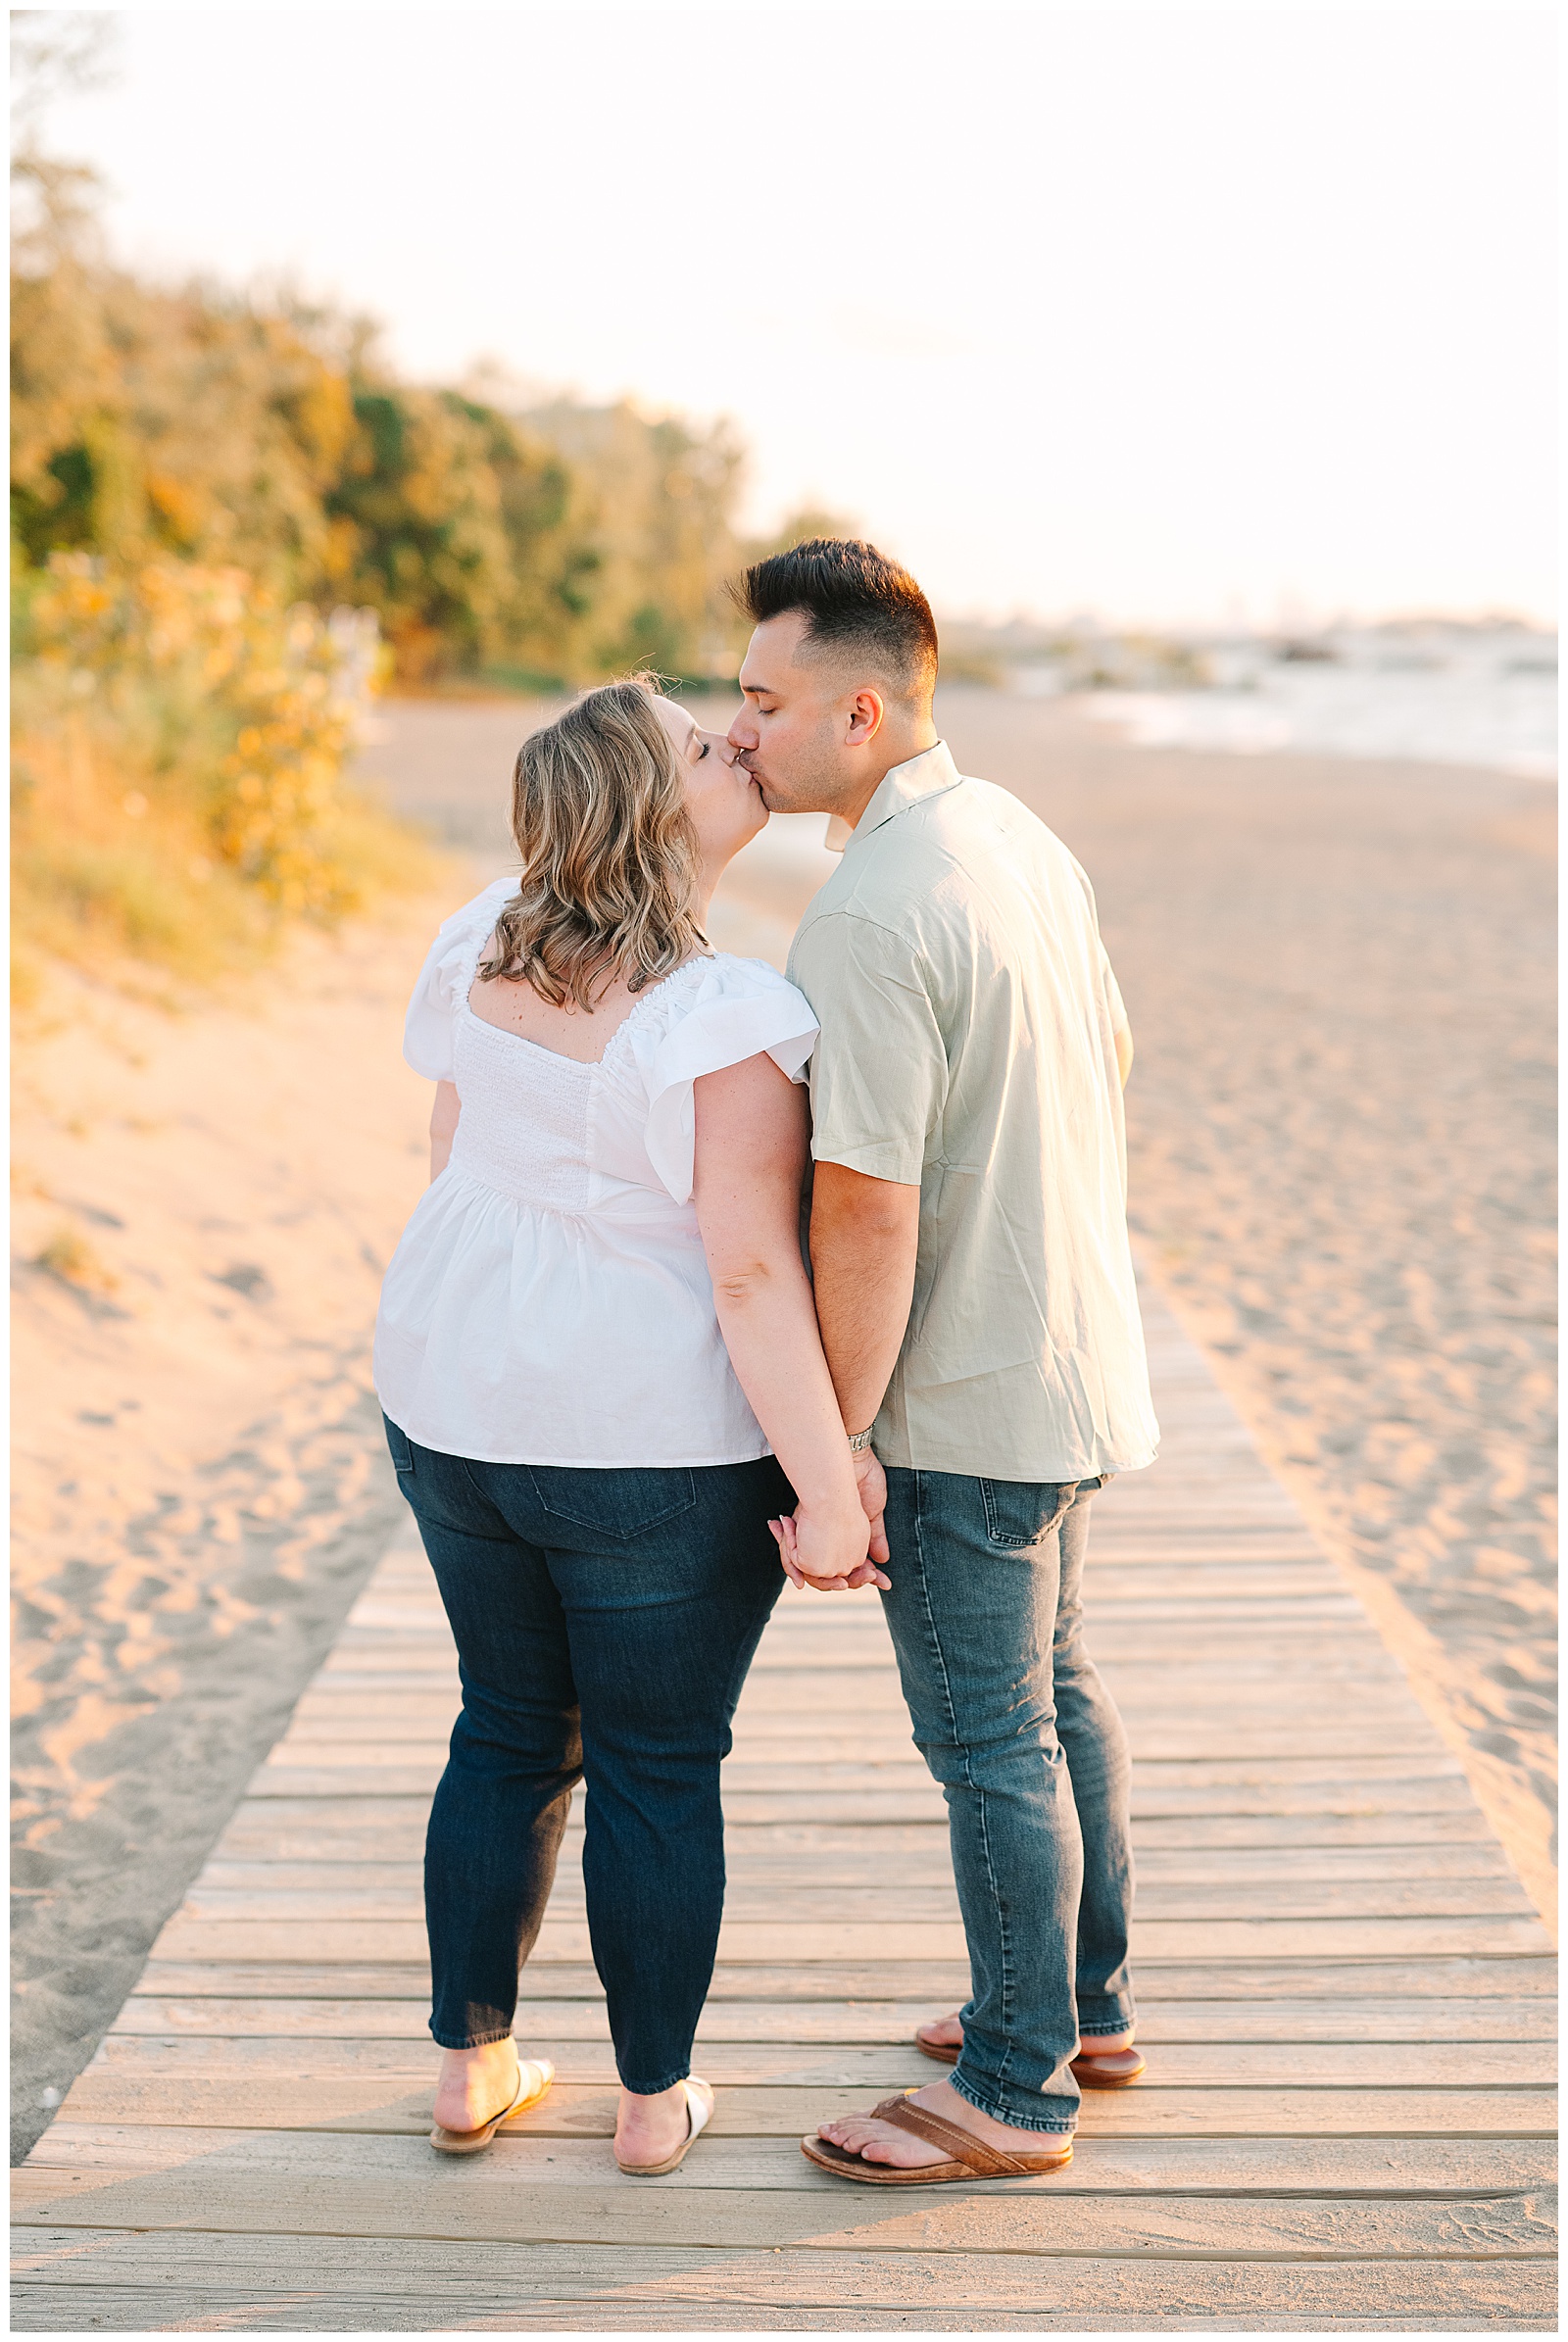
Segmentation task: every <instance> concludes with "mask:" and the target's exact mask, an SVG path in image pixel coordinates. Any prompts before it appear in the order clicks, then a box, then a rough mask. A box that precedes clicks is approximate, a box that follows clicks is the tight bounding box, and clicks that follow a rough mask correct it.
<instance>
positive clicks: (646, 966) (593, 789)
mask: <svg viewBox="0 0 1568 2342" xmlns="http://www.w3.org/2000/svg"><path fill="white" fill-rule="evenodd" d="M657 691H658V681H657V678H656V677H654V676H652V675H646V674H644V675H629V676H627V677H626V679H625V680H624V681H623V682H620V683H606V684H604V685H602V686H601V688H600V689H599V690H597V691H589V692H584V694H583V696H582V698H581V699H580V700H578V701H576V702H575V704H574V705H573V706H572V707H568V708H567V710H566V712H565V714H564V715H563V716H559V717H558V718H557V720H556V721H555V722H554V723H553V724H546V725H545V726H544V727H543V729H542V730H540V731H538V732H530V734H529V735H528V738H527V739H526V740H525V741H524V742H523V744H522V746H521V748H520V749H519V750H518V751H517V762H516V768H515V771H514V774H513V779H512V834H513V836H514V838H515V840H516V842H517V852H518V854H520V855H521V857H522V877H521V880H520V881H519V884H518V888H517V892H516V894H515V896H514V897H513V899H512V901H511V902H510V903H508V904H507V905H506V908H505V909H504V910H503V911H502V913H501V916H500V917H499V918H498V919H497V921H496V929H495V941H494V943H493V945H492V946H491V949H490V951H489V953H488V954H487V956H486V957H485V958H484V959H482V960H481V961H480V963H479V970H478V972H479V974H480V976H481V977H483V978H484V979H485V980H486V981H487V982H493V981H494V980H495V979H496V978H497V977H508V978H510V979H512V980H513V981H514V982H522V983H525V984H531V985H532V986H533V988H534V991H535V992H536V993H538V995H539V997H540V999H541V1000H549V1001H550V1003H551V1004H552V1006H553V1007H557V1008H560V1007H563V1006H564V1004H565V1003H566V1001H568V1000H571V1001H574V1002H575V1003H576V1005H577V1006H578V1007H579V1008H592V1007H593V1005H594V1001H595V1000H596V999H597V998H598V997H599V996H600V995H602V994H603V993H604V992H605V991H606V989H607V988H608V987H609V986H610V985H612V984H613V983H615V982H616V980H617V979H618V980H619V981H621V982H623V983H624V984H625V986H626V988H627V990H628V991H629V992H641V991H642V990H643V989H644V987H645V986H647V985H649V984H657V983H659V982H660V980H661V979H662V977H665V976H669V975H672V974H673V973H674V971H675V969H676V968H678V967H680V966H681V965H682V964H683V963H684V962H685V961H686V960H688V959H690V958H691V957H692V956H693V955H694V953H697V952H700V951H707V949H708V939H707V937H706V936H705V935H704V934H703V931H702V929H701V928H700V927H699V926H698V924H697V921H696V919H695V918H694V917H693V915H692V898H693V896H694V895H695V893H696V891H697V880H698V874H699V870H700V867H701V857H700V854H699V852H698V845H697V836H696V832H695V831H694V830H693V828H692V824H691V819H690V816H689V815H688V813H687V811H686V793H685V789H684V787H683V786H682V782H681V771H680V764H679V761H678V759H677V757H676V755H675V750H674V748H673V746H672V744H671V742H670V738H669V735H668V733H667V732H666V731H665V730H664V727H663V725H662V723H661V722H660V720H659V717H658V716H657V714H656V713H655V712H654V698H655V695H656V693H657Z"/></svg>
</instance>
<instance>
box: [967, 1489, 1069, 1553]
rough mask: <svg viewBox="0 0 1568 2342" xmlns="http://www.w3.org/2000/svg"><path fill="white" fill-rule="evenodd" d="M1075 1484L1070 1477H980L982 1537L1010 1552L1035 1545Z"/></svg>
mask: <svg viewBox="0 0 1568 2342" xmlns="http://www.w3.org/2000/svg"><path fill="white" fill-rule="evenodd" d="M1076 1487H1077V1483H1076V1481H1070V1480H1069V1481H1054V1480H983V1481H982V1482H981V1483H980V1501H981V1503H982V1504H983V1505H984V1506H985V1514H986V1536H987V1537H989V1538H990V1540H991V1542H992V1543H993V1544H994V1545H1002V1546H1004V1547H1005V1549H1006V1550H1007V1551H1008V1552H1010V1553H1017V1552H1022V1551H1023V1550H1024V1548H1025V1547H1026V1546H1029V1545H1038V1544H1039V1542H1040V1540H1041V1538H1042V1537H1048V1536H1049V1535H1050V1533H1051V1531H1052V1530H1053V1529H1054V1528H1055V1526H1056V1523H1057V1522H1058V1521H1059V1520H1060V1519H1061V1516H1062V1514H1063V1513H1064V1512H1065V1511H1066V1509H1067V1506H1068V1505H1069V1504H1070V1503H1071V1501H1072V1495H1073V1490H1074V1488H1076Z"/></svg>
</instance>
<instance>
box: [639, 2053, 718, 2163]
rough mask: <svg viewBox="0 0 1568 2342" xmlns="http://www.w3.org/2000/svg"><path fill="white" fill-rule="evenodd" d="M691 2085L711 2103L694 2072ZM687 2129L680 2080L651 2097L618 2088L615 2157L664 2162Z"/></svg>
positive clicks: (709, 2093)
mask: <svg viewBox="0 0 1568 2342" xmlns="http://www.w3.org/2000/svg"><path fill="white" fill-rule="evenodd" d="M691 2087H692V2088H693V2090H694V2091H695V2092H696V2093H697V2095H698V2097H699V2098H705V2099H706V2100H707V2101H708V2104H709V2105H710V2107H711V2105H712V2103H713V2093H712V2090H711V2088H710V2086H709V2084H708V2083H707V2082H706V2081H699V2080H698V2078H697V2076H696V2074H693V2075H692V2076H691ZM690 2131H691V2116H690V2114H689V2113H688V2111H687V2106H686V2092H685V2089H684V2088H683V2086H682V2085H681V2083H679V2082H676V2083H675V2084H674V2085H673V2087H671V2088H670V2089H667V2090H661V2091H660V2092H659V2093H658V2095H657V2096H656V2097H653V2098H640V2097H639V2096H638V2095H637V2093H636V2092H635V2091H634V2090H622V2091H621V2093H620V2107H619V2111H618V2112H617V2114H616V2116H615V2161H616V2162H617V2163H619V2164H650V2163H664V2162H666V2161H667V2159H668V2158H669V2157H670V2156H671V2155H673V2154H674V2153H675V2152H676V2151H677V2149H678V2148H681V2147H683V2146H684V2145H685V2144H686V2140H687V2137H688V2135H689V2134H690Z"/></svg>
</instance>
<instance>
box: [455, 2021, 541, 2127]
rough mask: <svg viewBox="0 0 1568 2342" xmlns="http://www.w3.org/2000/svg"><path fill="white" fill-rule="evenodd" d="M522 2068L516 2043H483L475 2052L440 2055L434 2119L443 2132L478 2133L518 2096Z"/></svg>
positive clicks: (466, 2050) (509, 2041)
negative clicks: (472, 2131) (475, 2131)
mask: <svg viewBox="0 0 1568 2342" xmlns="http://www.w3.org/2000/svg"><path fill="white" fill-rule="evenodd" d="M520 2072H521V2068H520V2065H519V2062H518V2058H517V2044H516V2043H515V2041H512V2040H507V2041H484V2042H481V2044H480V2045H479V2047H478V2048H477V2049H446V2050H443V2051H442V2053H441V2079H440V2081H439V2082H438V2083H437V2084H436V2093H435V2119H436V2121H437V2122H439V2123H440V2125H441V2127H442V2129H443V2130H479V2129H481V2128H482V2127H483V2125H484V2124H485V2123H486V2122H491V2121H492V2120H493V2119H494V2118H495V2117H496V2116H497V2115H499V2114H502V2113H504V2112H505V2110H506V2109H507V2108H508V2107H509V2106H510V2105H511V2104H512V2102H513V2100H514V2099H515V2097H516V2095H517V2081H518V2076H519V2074H520Z"/></svg>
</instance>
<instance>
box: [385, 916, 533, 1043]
mask: <svg viewBox="0 0 1568 2342" xmlns="http://www.w3.org/2000/svg"><path fill="white" fill-rule="evenodd" d="M516 891H517V890H516V887H515V884H514V882H513V881H512V880H511V879H510V878H498V879H497V880H496V881H495V883H494V885H493V886H488V887H486V888H485V891H484V893H483V894H482V895H476V896H475V897H474V899H473V901H472V902H471V903H465V904H464V906H463V908H462V909H461V910H458V911H454V912H453V914H452V916H451V918H450V919H448V920H447V921H446V922H445V924H444V925H443V927H442V929H441V932H440V934H439V935H438V936H437V937H436V939H435V942H434V943H433V944H432V945H431V946H430V949H429V951H427V952H426V953H425V955H424V965H423V967H422V968H420V970H419V975H418V981H417V983H416V985H415V987H414V991H413V993H412V994H411V995H410V998H409V1012H408V1015H407V1016H406V1017H405V1018H404V1020H403V1054H404V1056H405V1058H406V1059H407V1060H408V1062H409V1064H410V1065H412V1066H413V1068H414V1070H415V1072H416V1073H420V1074H423V1076H424V1078H425V1080H426V1081H427V1082H450V1081H451V1079H452V1071H453V1056H452V1050H453V1022H454V1019H455V1018H456V1016H457V1013H458V1010H459V1009H460V1008H461V1007H462V1005H463V1002H464V1001H465V1000H466V999H467V997H468V989H469V987H470V985H471V984H472V982H473V970H474V964H475V962H476V960H477V958H478V955H479V951H480V949H481V947H482V946H483V944H484V940H485V938H486V936H487V935H488V934H489V933H490V930H491V928H492V927H493V926H494V925H495V923H496V918H497V914H498V913H499V912H500V910H501V907H502V905H503V904H504V903H510V902H511V900H512V898H513V896H514V895H515V893H516Z"/></svg>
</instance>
